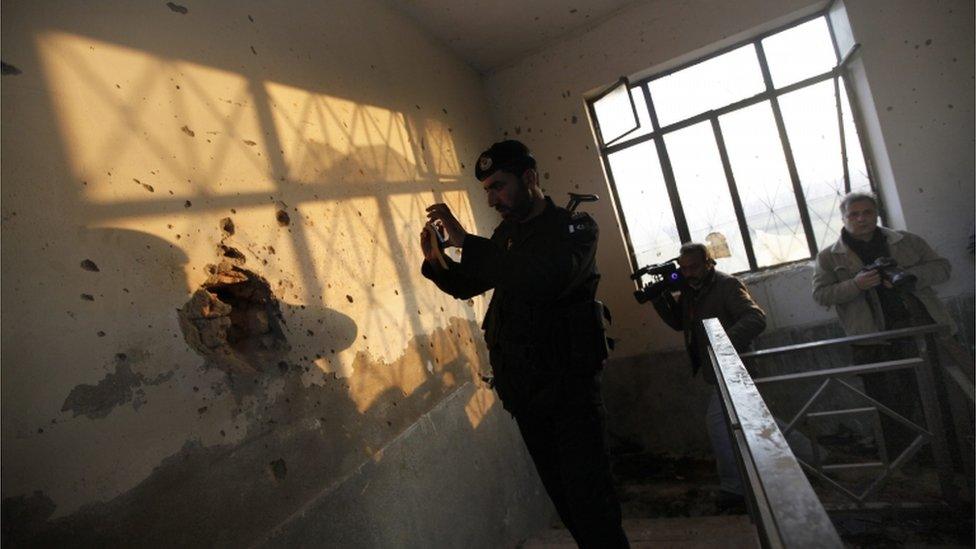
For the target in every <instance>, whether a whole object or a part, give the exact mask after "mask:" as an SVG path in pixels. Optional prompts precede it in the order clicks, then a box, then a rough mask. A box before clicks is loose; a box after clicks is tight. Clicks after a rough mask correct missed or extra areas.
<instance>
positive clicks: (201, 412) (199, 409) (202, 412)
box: [197, 406, 207, 416]
mask: <svg viewBox="0 0 976 549" xmlns="http://www.w3.org/2000/svg"><path fill="white" fill-rule="evenodd" d="M197 413H198V414H200V415H201V416H202V415H203V414H205V413H207V407H206V406H202V407H200V408H197Z"/></svg>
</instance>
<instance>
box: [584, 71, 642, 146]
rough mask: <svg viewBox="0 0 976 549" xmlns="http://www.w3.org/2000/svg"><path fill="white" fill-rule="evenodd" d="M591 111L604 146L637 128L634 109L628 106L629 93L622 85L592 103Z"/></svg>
mask: <svg viewBox="0 0 976 549" xmlns="http://www.w3.org/2000/svg"><path fill="white" fill-rule="evenodd" d="M593 111H594V112H595V113H596V119H597V122H599V124H600V137H602V138H603V142H604V143H605V144H606V143H610V142H611V141H613V140H614V139H617V138H619V137H620V136H621V135H624V134H625V133H627V132H628V131H631V130H633V129H634V128H635V127H637V118H636V117H635V116H634V107H633V105H631V104H630V91H629V90H628V88H627V86H626V85H624V83H620V84H617V85H616V86H615V87H614V89H613V91H611V92H610V93H608V94H606V95H604V96H603V97H601V98H600V99H598V100H596V101H594V102H593Z"/></svg>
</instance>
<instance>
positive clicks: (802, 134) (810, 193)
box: [779, 80, 844, 248]
mask: <svg viewBox="0 0 976 549" xmlns="http://www.w3.org/2000/svg"><path fill="white" fill-rule="evenodd" d="M779 103H780V108H781V109H782V111H783V122H785V123H786V133H787V135H788V136H789V138H790V145H791V146H792V147H793V157H794V159H795V160H796V170H797V172H798V173H799V174H800V182H801V183H802V185H803V194H804V196H805V197H806V201H807V208H808V209H809V211H810V222H811V223H812V224H813V234H814V235H815V236H816V238H817V246H818V247H820V248H823V247H825V246H829V245H830V244H831V243H833V242H834V241H835V240H837V237H838V236H840V229H841V227H842V226H843V221H842V220H841V217H840V210H839V208H840V200H841V198H842V197H843V196H844V169H843V166H842V164H841V155H840V130H839V128H838V126H837V104H836V97H835V95H834V82H833V80H827V81H824V82H821V83H819V84H816V85H814V86H810V87H808V88H803V89H801V90H797V91H795V92H792V93H788V94H786V95H784V96H782V97H780V100H779Z"/></svg>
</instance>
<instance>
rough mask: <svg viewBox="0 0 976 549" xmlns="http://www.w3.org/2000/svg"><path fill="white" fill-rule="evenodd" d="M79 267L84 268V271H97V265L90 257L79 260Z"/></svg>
mask: <svg viewBox="0 0 976 549" xmlns="http://www.w3.org/2000/svg"><path fill="white" fill-rule="evenodd" d="M81 268H82V269H84V270H86V271H91V272H93V273H97V272H98V265H95V262H94V261H92V260H91V259H86V260H84V261H82V262H81Z"/></svg>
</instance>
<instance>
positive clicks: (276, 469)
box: [268, 458, 288, 482]
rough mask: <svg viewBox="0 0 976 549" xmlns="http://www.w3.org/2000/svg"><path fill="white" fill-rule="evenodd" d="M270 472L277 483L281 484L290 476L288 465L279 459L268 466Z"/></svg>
mask: <svg viewBox="0 0 976 549" xmlns="http://www.w3.org/2000/svg"><path fill="white" fill-rule="evenodd" d="M268 472H269V473H271V477H272V478H273V479H274V480H275V482H281V481H282V480H284V479H285V476H286V475H288V465H287V464H285V460H283V459H281V458H278V459H276V460H274V461H272V462H271V463H269V464H268Z"/></svg>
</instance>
